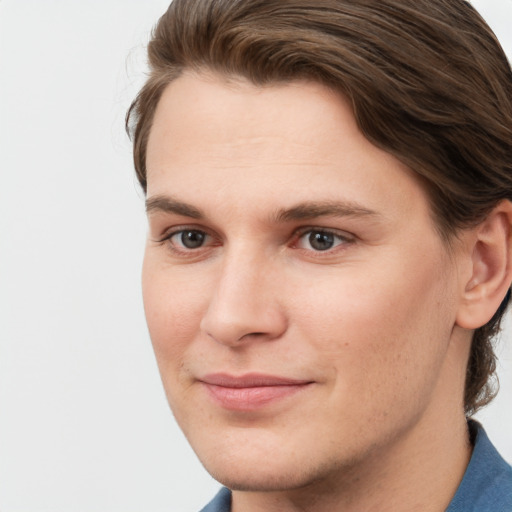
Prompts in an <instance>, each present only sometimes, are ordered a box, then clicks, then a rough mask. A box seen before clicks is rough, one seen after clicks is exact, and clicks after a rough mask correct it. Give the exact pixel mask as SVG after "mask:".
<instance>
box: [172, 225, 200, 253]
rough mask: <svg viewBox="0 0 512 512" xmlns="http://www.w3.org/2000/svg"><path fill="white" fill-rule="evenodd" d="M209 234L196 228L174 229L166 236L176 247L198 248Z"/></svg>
mask: <svg viewBox="0 0 512 512" xmlns="http://www.w3.org/2000/svg"><path fill="white" fill-rule="evenodd" d="M209 238H210V236H209V235H208V234H207V233H205V232H204V231H200V230H198V229H182V230H181V231H175V232H174V233H171V235H170V236H168V237H167V240H169V242H170V243H171V244H172V245H173V246H175V247H176V248H178V249H189V250H192V249H199V248H200V247H202V246H203V245H204V244H205V243H206V242H207V241H208V240H209Z"/></svg>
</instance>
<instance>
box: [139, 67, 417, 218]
mask: <svg viewBox="0 0 512 512" xmlns="http://www.w3.org/2000/svg"><path fill="white" fill-rule="evenodd" d="M147 169H148V197H149V198H151V197H152V196H155V195H171V196H173V197H176V196H178V199H180V200H182V201H185V202H187V203H190V204H194V205H196V206H197V203H201V205H203V206H206V205H208V204H210V205H211V206H212V208H214V209H215V210H217V211H222V210H223V208H225V207H226V205H229V206H230V208H232V209H233V208H235V209H236V208H239V209H240V210H244V211H247V210H248V207H249V205H250V206H251V208H253V207H254V208H256V206H259V207H260V209H265V208H267V207H268V208H270V207H272V208H274V209H282V208H287V207H293V206H294V204H296V203H299V202H304V201H339V200H343V201H347V202H350V203H361V205H362V207H363V208H366V209H369V210H372V211H378V212H379V213H381V214H382V215H389V216H393V215H395V216H403V215H408V212H409V210H411V209H418V208H420V209H422V210H426V209H427V201H426V194H425V193H424V190H423V187H422V186H420V185H419V183H418V180H417V178H416V177H415V174H414V173H412V172H411V171H410V170H409V169H408V168H407V167H406V166H405V165H403V164H402V163H401V162H399V161H398V160H397V159H396V158H395V157H393V156H392V155H390V154H388V153H386V152H385V151H383V150H381V149H379V148H377V147H375V146H373V145H372V144H371V143H370V142H369V141H368V140H367V139H366V138H365V137H364V136H363V135H362V133H361V132H360V130H359V128H358V126H357V123H356V121H355V118H354V115H353V113H352V111H351V108H350V106H349V104H348V102H347V101H346V99H345V98H343V97H342V96H341V95H339V94H337V93H335V92H333V91H332V90H331V89H329V88H327V87H325V86H323V85H321V84H319V83H313V82H305V81H304V82H292V83H288V84H278V85H272V86H266V87H259V86H255V85H253V84H250V83H248V82H246V81H242V80H238V81H233V80H231V81H227V80H226V79H225V78H223V77H219V76H217V75H197V74H192V73H185V74H184V75H182V76H181V77H180V78H178V79H177V80H175V81H174V82H172V83H171V84H170V85H169V86H168V87H167V89H166V90H165V91H164V93H163V95H162V98H161V100H160V103H159V105H158V108H157V110H156V113H155V117H154V122H153V126H152V130H151V133H150V137H149V142H148V151H147ZM269 197H271V198H272V201H270V199H269ZM263 198H264V199H265V200H264V201H262V199H263ZM271 203H272V204H271Z"/></svg>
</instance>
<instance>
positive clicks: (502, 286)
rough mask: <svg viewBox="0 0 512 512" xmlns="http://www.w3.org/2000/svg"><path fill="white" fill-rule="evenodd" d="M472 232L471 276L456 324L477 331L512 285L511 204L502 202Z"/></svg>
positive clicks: (491, 314)
mask: <svg viewBox="0 0 512 512" xmlns="http://www.w3.org/2000/svg"><path fill="white" fill-rule="evenodd" d="M470 232H471V236H470V237H469V238H470V239H471V242H470V246H469V250H470V254H471V276H470V278H469V279H466V282H465V283H463V284H464V286H465V288H464V290H463V296H462V301H461V302H460V304H459V309H458V312H457V318H456V324H457V325H458V326H460V327H463V328H465V329H477V328H478V327H482V326H483V325H485V324H486V323H487V322H488V321H489V320H490V319H491V318H492V317H493V315H494V313H495V312H496V311H497V309H498V308H499V306H500V304H501V302H502V301H503V299H504V298H505V295H506V294H507V291H508V290H509V288H510V285H511V282H512V203H511V202H510V201H506V200H505V201H502V202H500V203H499V204H498V205H497V206H496V207H495V208H494V210H492V212H491V213H490V214H489V215H488V216H487V217H486V218H485V220H484V221H482V222H481V223H480V224H479V225H478V226H476V227H475V228H473V229H471V230H470Z"/></svg>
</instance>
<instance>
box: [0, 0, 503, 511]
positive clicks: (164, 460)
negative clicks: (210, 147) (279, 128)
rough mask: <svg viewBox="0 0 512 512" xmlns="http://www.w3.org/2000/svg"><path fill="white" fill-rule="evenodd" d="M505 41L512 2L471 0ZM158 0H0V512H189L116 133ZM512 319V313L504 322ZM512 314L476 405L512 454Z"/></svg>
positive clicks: (188, 479) (198, 488)
mask: <svg viewBox="0 0 512 512" xmlns="http://www.w3.org/2000/svg"><path fill="white" fill-rule="evenodd" d="M474 3H475V5H476V6H477V7H478V8H479V9H480V11H481V12H482V14H483V15H484V17H485V18H486V19H487V20H488V22H489V23H490V25H491V26H492V27H493V28H494V30H495V32H496V33H497V34H498V36H499V38H500V39H501V40H502V44H503V46H504V47H505V48H506V50H507V51H508V54H509V55H512V30H511V29H510V27H511V26H512V0H479V1H476V0H475V2H474ZM166 7H167V3H166V2H164V1H162V0H144V1H141V0H102V1H101V2H100V1H98V0H90V1H88V2H85V1H83V0H45V1H41V0H0V172H1V182H0V320H1V321H0V511H2V512H43V511H45V512H93V511H94V512H106V511H108V512H132V511H133V512H135V511H145V512H157V511H166V512H173V511H183V512H195V511H197V510H199V509H200V508H201V506H202V505H204V504H205V503H206V502H207V501H208V500H209V499H210V498H211V496H212V495H213V494H214V493H215V492H216V489H217V488H218V484H217V483H216V482H215V481H213V480H212V479H211V478H210V477H209V476H208V475H207V473H206V472H205V471H204V469H203V468H202V467H201V465H200V464H199V463H198V462H197V460H196V458H195V455H194V454H193V452H192V451H191V449H190V448H189V447H188V445H187V443H186V441H185V440H184V438H183V436H182V434H181V432H180V431H179V429H178V428H177V427H176V425H175V423H174V421H173V419H172V415H171V413H170V412H169V411H168V407H167V404H166V401H165V398H164V393H163V390H162V387H161V384H160V379H159V376H158V372H157V368H156V364H155V361H154V358H153V354H152V350H151V345H150V341H149V337H148V334H147V331H146V327H145V323H144V316H143V310H142V301H141V292H140V282H139V281H140V278H139V274H140V265H141V259H142V251H143V246H144V238H145V229H146V228H145V217H144V208H143V197H142V194H141V192H140V191H139V189H138V187H137V185H136V182H135V179H134V176H133V170H132V161H131V154H130V150H131V148H130V143H129V141H128V139H127V137H126V135H125V133H124V128H123V122H124V115H125V111H126V109H127V107H128V105H129V103H130V101H131V99H132V98H133V96H134V95H135V93H136V91H137V89H138V88H139V87H140V86H141V84H142V82H143V80H144V73H145V69H146V68H145V55H144V47H145V44H146V43H147V40H148V34H149V31H150V28H151V27H152V25H153V24H154V23H155V22H156V20H157V18H158V17H159V16H160V15H161V14H162V13H163V11H164V10H165V8H166ZM508 322H509V324H510V318H509V319H508ZM511 333H512V328H511V327H510V325H509V327H508V328H507V331H506V332H505V335H504V339H503V341H502V345H501V348H500V353H501V366H500V376H501V387H502V390H501V393H500V395H499V397H498V399H497V400H496V401H495V402H494V404H493V405H491V406H490V407H489V408H488V409H486V410H485V411H484V412H482V413H481V414H480V415H479V417H480V418H481V420H482V421H483V422H484V423H485V425H486V428H487V430H488V432H489V434H490V436H491V438H492V439H493V440H494V441H495V443H496V444H497V446H498V447H499V449H500V450H501V452H502V453H503V454H504V456H505V457H506V458H507V459H508V460H509V461H512V435H511V432H512V412H511V411H512V407H511V404H512V347H511V345H512V334H511Z"/></svg>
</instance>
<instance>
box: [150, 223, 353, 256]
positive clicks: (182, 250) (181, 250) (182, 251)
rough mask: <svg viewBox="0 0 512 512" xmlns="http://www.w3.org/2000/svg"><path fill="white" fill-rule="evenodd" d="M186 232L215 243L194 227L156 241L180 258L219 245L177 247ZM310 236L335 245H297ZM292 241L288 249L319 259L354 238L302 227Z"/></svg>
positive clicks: (175, 231) (174, 230)
mask: <svg viewBox="0 0 512 512" xmlns="http://www.w3.org/2000/svg"><path fill="white" fill-rule="evenodd" d="M186 232H189V233H196V234H200V235H201V236H203V237H204V239H205V240H207V239H208V238H210V239H212V240H213V241H215V237H214V236H213V235H210V234H209V233H208V232H207V231H205V230H203V229H199V228H195V227H180V228H177V229H173V230H172V231H171V232H169V233H168V234H166V235H165V236H164V237H163V238H161V239H159V240H157V242H158V243H160V244H166V245H168V247H169V248H170V250H171V251H172V252H173V253H174V254H176V255H178V256H181V255H183V256H191V255H192V254H196V253H198V252H199V251H200V250H201V249H206V248H210V247H215V246H216V245H220V244H216V243H213V244H211V245H206V246H205V245H204V244H202V245H200V246H198V247H196V248H190V247H189V248H186V247H182V246H178V245H176V244H175V243H173V242H172V239H173V238H174V237H175V236H178V235H181V236H183V234H184V233H186ZM312 234H316V235H320V236H324V237H326V236H327V237H330V238H331V239H332V240H334V242H333V243H334V244H335V245H334V246H333V247H329V248H326V249H324V250H315V249H308V248H305V247H300V246H299V244H300V242H301V240H302V239H303V238H304V237H305V236H306V235H309V236H310V237H311V235H312ZM292 239H293V242H292V243H291V244H290V247H292V248H295V249H298V250H303V251H306V252H308V253H313V254H315V256H319V257H321V256H322V255H329V254H332V253H333V252H334V251H336V249H337V248H338V247H340V246H345V245H347V244H351V243H354V241H355V237H354V236H353V235H350V234H348V233H346V232H340V231H337V230H333V229H327V228H319V227H311V226H310V227H303V228H300V229H299V230H297V231H296V232H295V233H294V234H293V237H292ZM336 241H337V243H336ZM310 245H311V240H310Z"/></svg>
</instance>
